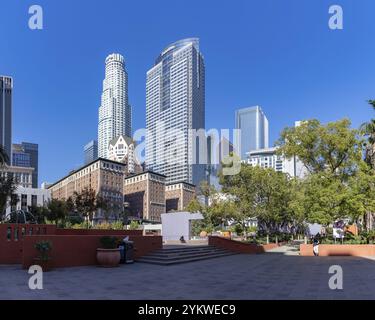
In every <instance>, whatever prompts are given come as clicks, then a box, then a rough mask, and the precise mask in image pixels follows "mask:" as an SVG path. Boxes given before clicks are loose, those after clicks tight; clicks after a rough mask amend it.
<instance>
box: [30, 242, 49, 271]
mask: <svg viewBox="0 0 375 320" xmlns="http://www.w3.org/2000/svg"><path fill="white" fill-rule="evenodd" d="M34 248H35V249H36V250H37V251H38V253H39V255H38V256H37V257H36V258H34V263H35V264H36V265H39V266H40V267H41V268H42V270H43V271H44V272H48V271H50V270H51V268H52V266H51V257H50V256H49V252H50V251H51V250H52V243H51V242H50V241H39V242H37V243H35V245H34Z"/></svg>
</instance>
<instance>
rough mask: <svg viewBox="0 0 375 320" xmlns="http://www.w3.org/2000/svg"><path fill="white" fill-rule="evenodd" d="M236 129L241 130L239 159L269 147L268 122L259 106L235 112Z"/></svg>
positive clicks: (244, 158)
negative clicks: (251, 152)
mask: <svg viewBox="0 0 375 320" xmlns="http://www.w3.org/2000/svg"><path fill="white" fill-rule="evenodd" d="M236 129H239V130H241V134H240V135H241V159H242V160H246V158H247V156H246V153H247V152H250V151H253V150H259V149H265V148H268V146H269V133H268V120H267V117H266V115H265V114H264V112H263V111H262V109H261V108H260V107H259V106H255V107H250V108H244V109H240V110H237V111H236Z"/></svg>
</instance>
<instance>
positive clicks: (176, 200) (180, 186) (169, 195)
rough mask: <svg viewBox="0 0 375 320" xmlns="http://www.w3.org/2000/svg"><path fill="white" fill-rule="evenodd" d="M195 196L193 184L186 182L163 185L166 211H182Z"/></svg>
mask: <svg viewBox="0 0 375 320" xmlns="http://www.w3.org/2000/svg"><path fill="white" fill-rule="evenodd" d="M194 198H195V185H193V184H190V183H187V182H179V183H173V184H168V185H167V186H166V187H165V203H166V210H167V212H171V211H183V210H185V208H186V207H187V205H188V204H189V203H190V201H191V200H193V199H194Z"/></svg>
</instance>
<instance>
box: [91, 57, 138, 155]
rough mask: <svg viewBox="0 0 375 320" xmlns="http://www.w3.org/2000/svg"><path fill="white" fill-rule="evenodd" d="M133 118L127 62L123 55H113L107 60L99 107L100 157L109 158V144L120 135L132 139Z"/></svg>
mask: <svg viewBox="0 0 375 320" xmlns="http://www.w3.org/2000/svg"><path fill="white" fill-rule="evenodd" d="M131 117H132V115H131V107H130V105H129V102H128V74H127V72H126V70H125V60H124V57H123V56H122V55H120V54H117V53H113V54H110V55H109V56H108V57H107V59H106V60H105V79H104V81H103V93H102V99H101V105H100V107H99V125H98V145H99V149H98V153H99V157H101V158H107V157H108V147H109V142H110V141H111V140H112V139H114V138H116V137H118V136H120V135H125V136H128V137H131V134H132V123H131Z"/></svg>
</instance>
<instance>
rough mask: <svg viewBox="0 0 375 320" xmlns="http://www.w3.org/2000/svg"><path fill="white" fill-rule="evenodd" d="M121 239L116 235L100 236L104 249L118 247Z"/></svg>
mask: <svg viewBox="0 0 375 320" xmlns="http://www.w3.org/2000/svg"><path fill="white" fill-rule="evenodd" d="M118 242H119V240H118V239H117V238H116V237H110V236H104V237H101V238H100V244H101V245H102V248H103V249H116V248H117V244H118Z"/></svg>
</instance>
